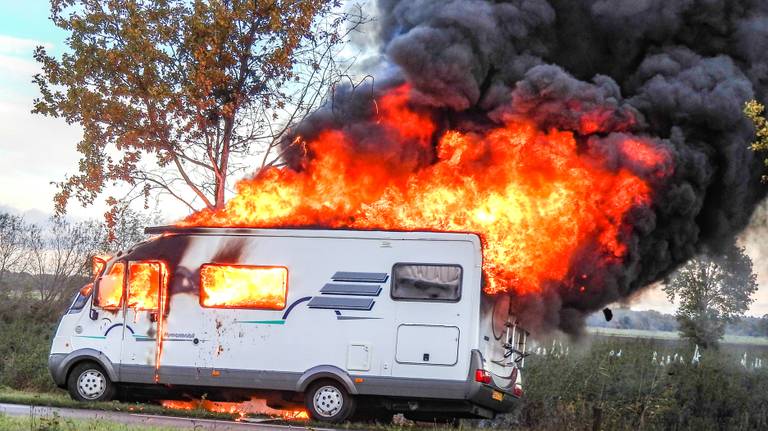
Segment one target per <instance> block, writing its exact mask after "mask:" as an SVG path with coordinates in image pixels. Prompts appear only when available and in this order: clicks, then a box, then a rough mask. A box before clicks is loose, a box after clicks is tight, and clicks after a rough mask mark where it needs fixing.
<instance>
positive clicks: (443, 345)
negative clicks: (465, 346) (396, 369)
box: [395, 324, 459, 365]
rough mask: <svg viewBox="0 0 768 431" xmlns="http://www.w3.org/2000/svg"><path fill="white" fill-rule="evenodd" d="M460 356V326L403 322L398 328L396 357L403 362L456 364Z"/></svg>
mask: <svg viewBox="0 0 768 431" xmlns="http://www.w3.org/2000/svg"><path fill="white" fill-rule="evenodd" d="M458 358H459V328H458V327H456V326H443V325H417V324H403V325H400V326H399V327H398V328H397V348H396V351H395V359H396V360H397V362H399V363H401V364H419V365H455V364H456V362H457V361H458Z"/></svg>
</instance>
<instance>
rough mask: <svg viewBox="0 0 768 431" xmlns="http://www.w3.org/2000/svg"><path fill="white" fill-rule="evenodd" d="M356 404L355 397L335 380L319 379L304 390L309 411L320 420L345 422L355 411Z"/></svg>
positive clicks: (310, 414)
mask: <svg viewBox="0 0 768 431" xmlns="http://www.w3.org/2000/svg"><path fill="white" fill-rule="evenodd" d="M355 404H356V402H355V398H354V397H352V396H351V395H349V393H348V392H347V390H346V389H345V388H344V386H343V385H342V384H341V383H339V382H337V381H335V380H327V379H326V380H318V381H317V382H314V383H312V384H311V385H309V388H307V391H306V392H304V405H305V406H306V407H307V413H309V417H311V418H312V419H313V420H316V421H318V422H328V423H341V422H345V421H347V420H348V419H349V418H350V417H351V416H352V415H353V414H354V413H355Z"/></svg>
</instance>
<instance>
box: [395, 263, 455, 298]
mask: <svg viewBox="0 0 768 431" xmlns="http://www.w3.org/2000/svg"><path fill="white" fill-rule="evenodd" d="M461 275H462V270H461V266H459V265H440V264H417V263H398V264H395V266H394V267H393V268H392V292H391V295H392V298H393V299H402V300H418V301H452V302H455V301H458V300H459V299H460V298H461Z"/></svg>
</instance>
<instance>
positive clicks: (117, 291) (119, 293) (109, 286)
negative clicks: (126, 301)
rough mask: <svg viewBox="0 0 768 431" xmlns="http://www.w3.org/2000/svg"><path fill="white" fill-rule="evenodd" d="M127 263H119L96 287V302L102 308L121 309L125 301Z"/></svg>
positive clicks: (113, 266)
mask: <svg viewBox="0 0 768 431" xmlns="http://www.w3.org/2000/svg"><path fill="white" fill-rule="evenodd" d="M124 278H125V263H123V262H117V263H115V264H113V265H112V268H110V269H109V272H108V273H107V274H105V275H104V276H103V277H101V279H100V280H99V282H98V284H97V287H96V302H95V305H98V306H99V307H102V308H119V307H120V303H121V302H122V300H123V279H124Z"/></svg>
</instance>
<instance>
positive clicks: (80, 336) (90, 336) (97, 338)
mask: <svg viewBox="0 0 768 431" xmlns="http://www.w3.org/2000/svg"><path fill="white" fill-rule="evenodd" d="M75 337H78V338H92V339H94V340H103V339H105V338H107V337H106V336H104V335H75Z"/></svg>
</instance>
